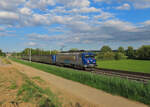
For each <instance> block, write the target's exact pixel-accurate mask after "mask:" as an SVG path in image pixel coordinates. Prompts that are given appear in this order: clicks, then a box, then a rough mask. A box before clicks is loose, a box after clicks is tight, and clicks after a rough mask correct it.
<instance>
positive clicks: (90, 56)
mask: <svg viewBox="0 0 150 107" xmlns="http://www.w3.org/2000/svg"><path fill="white" fill-rule="evenodd" d="M85 58H95V56H94V55H85Z"/></svg>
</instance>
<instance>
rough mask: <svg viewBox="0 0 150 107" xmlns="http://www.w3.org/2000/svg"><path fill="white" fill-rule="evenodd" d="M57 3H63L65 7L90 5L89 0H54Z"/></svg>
mask: <svg viewBox="0 0 150 107" xmlns="http://www.w3.org/2000/svg"><path fill="white" fill-rule="evenodd" d="M56 2H57V3H60V4H63V5H64V6H65V7H71V8H73V7H80V8H81V7H88V6H90V1H89V0H56Z"/></svg>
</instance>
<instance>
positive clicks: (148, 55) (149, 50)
mask: <svg viewBox="0 0 150 107" xmlns="http://www.w3.org/2000/svg"><path fill="white" fill-rule="evenodd" d="M137 58H139V59H150V45H143V46H142V47H140V48H139V49H138V50H137Z"/></svg>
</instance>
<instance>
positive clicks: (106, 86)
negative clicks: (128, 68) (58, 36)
mask: <svg viewBox="0 0 150 107" xmlns="http://www.w3.org/2000/svg"><path fill="white" fill-rule="evenodd" d="M13 60H14V61H16V62H19V63H22V64H25V65H28V66H31V67H34V68H36V69H39V70H42V71H45V72H48V73H51V74H54V75H57V76H61V77H63V78H66V79H69V80H73V81H77V82H80V83H82V84H86V85H88V86H91V87H94V88H97V89H100V90H103V91H105V92H108V93H111V94H115V95H119V96H123V97H126V98H128V99H131V100H135V101H139V102H142V103H145V104H148V105H149V104H150V102H149V99H150V94H148V93H149V92H150V88H149V86H150V84H147V85H145V84H144V83H142V82H137V81H132V80H128V79H122V78H119V77H110V76H104V75H96V74H92V73H87V72H80V71H77V70H72V69H68V68H62V67H56V66H51V65H46V64H39V63H29V62H27V61H22V60H18V59H13Z"/></svg>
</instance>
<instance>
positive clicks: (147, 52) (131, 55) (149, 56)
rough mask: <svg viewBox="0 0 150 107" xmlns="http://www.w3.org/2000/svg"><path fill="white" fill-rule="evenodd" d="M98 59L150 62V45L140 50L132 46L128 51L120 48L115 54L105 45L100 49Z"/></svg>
mask: <svg viewBox="0 0 150 107" xmlns="http://www.w3.org/2000/svg"><path fill="white" fill-rule="evenodd" d="M100 51H101V52H100V53H98V55H97V58H98V59H103V60H111V59H116V60H119V59H127V58H128V59H142V60H150V45H143V46H141V47H140V48H138V49H134V48H133V47H132V46H129V47H128V48H127V49H126V50H125V49H124V48H123V47H122V46H120V47H119V48H118V49H117V50H116V51H115V52H114V51H112V49H111V48H110V47H109V46H107V45H105V46H103V47H102V48H101V49H100Z"/></svg>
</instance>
